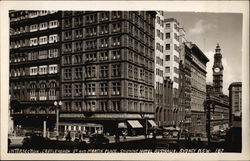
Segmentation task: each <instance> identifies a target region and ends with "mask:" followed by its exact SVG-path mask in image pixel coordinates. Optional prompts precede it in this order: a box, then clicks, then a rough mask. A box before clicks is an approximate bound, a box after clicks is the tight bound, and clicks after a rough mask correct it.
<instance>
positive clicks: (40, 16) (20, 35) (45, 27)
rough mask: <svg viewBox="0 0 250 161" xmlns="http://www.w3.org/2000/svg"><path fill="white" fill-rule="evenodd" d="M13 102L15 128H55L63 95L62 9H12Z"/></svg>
mask: <svg viewBox="0 0 250 161" xmlns="http://www.w3.org/2000/svg"><path fill="white" fill-rule="evenodd" d="M9 16H10V96H11V97H10V105H11V113H10V114H11V116H12V118H13V122H14V129H16V128H17V127H23V129H29V128H30V127H31V126H35V128H37V129H39V128H42V127H43V121H46V122H47V128H48V129H50V130H53V129H54V128H55V127H54V122H55V118H56V117H55V113H56V112H55V111H56V109H55V107H54V106H53V103H54V101H55V100H58V99H59V97H60V91H59V77H60V76H59V73H60V53H61V50H60V49H61V48H60V34H61V24H60V19H61V12H59V11H10V13H9ZM34 120H35V121H34Z"/></svg>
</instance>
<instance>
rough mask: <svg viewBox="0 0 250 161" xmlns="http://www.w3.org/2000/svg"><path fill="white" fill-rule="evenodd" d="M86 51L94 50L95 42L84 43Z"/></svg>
mask: <svg viewBox="0 0 250 161" xmlns="http://www.w3.org/2000/svg"><path fill="white" fill-rule="evenodd" d="M85 49H86V50H89V49H96V40H88V41H86V47H85Z"/></svg>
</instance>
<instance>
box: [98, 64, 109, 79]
mask: <svg viewBox="0 0 250 161" xmlns="http://www.w3.org/2000/svg"><path fill="white" fill-rule="evenodd" d="M100 77H108V65H102V66H100Z"/></svg>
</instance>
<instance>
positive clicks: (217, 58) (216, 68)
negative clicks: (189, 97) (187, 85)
mask: <svg viewBox="0 0 250 161" xmlns="http://www.w3.org/2000/svg"><path fill="white" fill-rule="evenodd" d="M223 70H224V69H223V65H222V54H221V49H220V46H219V44H217V46H216V49H215V54H214V65H213V83H214V90H215V91H214V92H215V93H218V94H223V92H222V90H223Z"/></svg>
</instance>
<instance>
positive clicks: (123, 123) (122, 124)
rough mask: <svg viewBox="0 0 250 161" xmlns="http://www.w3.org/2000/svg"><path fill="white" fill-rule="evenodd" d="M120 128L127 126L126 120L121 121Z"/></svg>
mask: <svg viewBox="0 0 250 161" xmlns="http://www.w3.org/2000/svg"><path fill="white" fill-rule="evenodd" d="M118 128H127V124H126V123H125V122H120V123H119V124H118Z"/></svg>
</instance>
